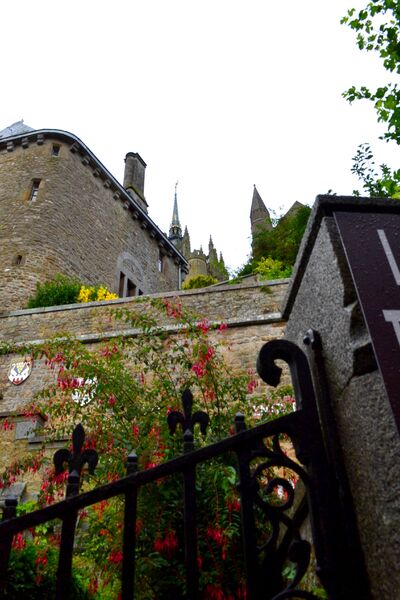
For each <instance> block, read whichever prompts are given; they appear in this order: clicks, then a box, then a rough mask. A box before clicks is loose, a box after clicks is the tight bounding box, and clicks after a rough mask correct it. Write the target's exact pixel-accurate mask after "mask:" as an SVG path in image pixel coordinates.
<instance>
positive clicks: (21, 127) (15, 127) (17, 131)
mask: <svg viewBox="0 0 400 600" xmlns="http://www.w3.org/2000/svg"><path fill="white" fill-rule="evenodd" d="M31 131H35V130H34V129H33V127H29V125H25V123H24V120H23V119H21V121H17V122H16V123H13V124H12V125H9V126H8V127H6V128H5V129H2V130H1V131H0V139H4V138H8V137H13V136H14V135H21V133H29V132H31Z"/></svg>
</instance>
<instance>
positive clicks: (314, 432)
mask: <svg viewBox="0 0 400 600" xmlns="http://www.w3.org/2000/svg"><path fill="white" fill-rule="evenodd" d="M305 343H307V344H308V345H309V346H310V348H311V349H312V350H313V358H312V364H313V371H314V384H315V387H316V389H317V392H318V393H317V398H318V400H317V398H316V394H315V393H314V385H313V381H312V378H311V373H310V368H309V364H308V360H307V357H306V355H305V353H304V352H303V351H302V350H300V348H299V347H297V346H296V345H295V344H293V343H291V342H289V341H286V340H274V341H271V342H269V343H267V344H265V345H264V346H263V348H262V349H261V351H260V354H259V357H258V361H257V369H258V372H259V374H260V376H261V378H262V379H263V380H264V381H265V382H266V383H268V384H270V385H273V386H276V385H278V383H279V381H280V377H281V369H280V368H279V367H278V366H277V365H276V364H275V361H276V360H278V359H279V360H283V361H285V362H286V363H287V364H288V365H289V368H290V372H291V377H292V383H293V387H294V392H295V398H296V410H295V411H294V412H293V413H292V414H290V415H286V416H283V417H280V418H277V419H275V420H273V421H269V422H267V423H264V424H261V425H259V426H257V427H254V428H252V429H246V424H245V421H244V417H243V415H241V414H237V415H236V418H235V431H236V433H235V435H232V436H230V437H228V438H226V439H224V440H222V441H219V442H217V443H215V444H213V445H210V446H207V447H204V448H200V449H198V450H195V449H194V444H193V427H194V424H195V423H196V422H197V423H199V424H200V426H201V427H203V428H204V427H206V426H207V416H206V415H205V414H204V413H201V412H200V411H198V412H196V413H194V414H193V415H192V395H191V393H190V391H189V390H186V391H185V392H184V394H183V398H182V403H183V411H182V412H176V411H175V412H173V413H171V414H170V415H169V425H170V428H171V430H172V431H174V430H175V428H176V426H177V424H180V425H181V426H182V430H183V453H182V455H181V456H179V457H178V458H175V459H173V460H170V461H168V462H166V463H163V464H160V465H158V466H156V467H153V468H151V469H148V470H145V471H139V470H138V463H137V457H136V455H134V454H131V455H130V456H129V458H128V466H127V476H126V477H125V478H123V479H119V480H117V481H114V482H112V483H110V484H108V485H104V486H102V487H99V488H97V489H94V490H92V491H89V492H86V493H81V494H79V480H80V472H81V469H82V467H83V464H84V463H85V462H86V463H88V464H89V468H94V466H95V464H96V460H97V457H96V453H95V452H94V451H88V450H83V451H82V446H83V440H84V432H83V429H82V427H81V426H79V425H78V426H77V427H76V428H75V431H74V434H73V452H72V453H69V452H68V451H67V450H59V451H58V452H57V453H56V455H55V464H56V466H57V465H58V466H59V467H61V465H62V463H64V462H67V463H68V466H69V477H68V483H67V493H66V499H65V500H63V501H62V502H59V503H56V504H53V505H50V506H47V507H45V508H43V509H41V510H37V511H35V512H32V513H30V514H26V515H23V516H20V517H15V508H16V501H14V500H12V499H9V500H7V501H6V507H5V509H4V514H3V521H2V522H1V523H0V585H1V589H3V588H4V585H5V582H6V577H7V568H8V561H9V556H10V551H11V545H12V539H13V536H14V535H15V534H17V533H19V532H21V531H24V530H26V529H29V528H34V527H36V526H38V525H40V524H43V523H46V522H48V521H51V520H53V519H60V520H61V522H62V530H61V541H60V552H59V566H58V572H57V592H56V598H57V600H64V599H65V600H67V598H68V597H69V591H68V590H69V585H70V579H71V569H72V556H73V550H74V538H75V531H76V522H77V518H78V514H79V511H80V510H82V509H84V508H86V507H88V506H91V505H93V504H95V503H98V502H100V501H102V500H107V499H110V498H113V497H116V496H121V497H124V499H125V515H124V534H123V548H122V550H123V562H122V575H121V590H122V591H121V597H122V600H128V599H129V600H131V599H132V598H134V593H135V591H134V585H135V546H136V519H137V514H136V513H137V498H138V493H139V492H140V489H141V488H142V487H143V486H145V485H147V484H149V483H151V482H155V481H158V480H160V479H162V478H165V477H167V476H171V475H174V474H178V473H180V474H181V475H182V476H183V496H184V523H183V528H184V545H185V548H184V550H185V572H186V598H187V599H188V600H195V599H197V598H198V597H199V591H198V578H199V571H198V569H199V567H198V556H197V526H196V485H195V484H196V466H197V465H199V464H201V463H204V462H206V461H210V460H212V459H214V458H216V457H219V456H221V455H223V454H224V453H226V452H233V453H234V454H235V455H236V457H237V471H238V478H239V486H238V488H239V493H240V504H241V523H242V544H243V554H244V561H245V570H246V584H247V596H246V597H247V599H248V600H284V599H287V598H303V599H312V598H316V597H315V596H314V595H313V594H312V593H311V592H307V591H304V590H301V589H299V587H298V586H299V584H300V583H301V580H302V578H303V576H304V574H305V573H306V571H307V569H308V567H309V563H310V556H311V552H312V550H313V551H314V552H315V558H316V563H317V574H318V577H319V579H320V581H321V583H322V584H323V586H324V588H325V590H326V592H327V595H328V598H329V599H331V600H345V599H351V600H356V599H359V600H366V599H367V598H368V596H369V594H368V585H367V583H366V579H365V577H364V571H363V564H362V559H361V553H360V549H359V544H358V539H357V533H356V530H355V525H354V518H353V514H352V510H351V501H350V497H349V494H348V490H347V484H346V478H345V473H344V471H343V467H342V461H341V457H340V450H339V447H338V445H337V442H336V438H335V436H336V433H335V428H334V422H333V418H332V414H331V413H330V406H329V394H328V389H327V386H326V381H325V377H324V365H323V360H322V352H321V345H320V341H319V338H318V335H317V334H316V332H312V331H310V332H309V333H308V334H307V336H306V338H305ZM282 434H285V435H286V436H288V437H289V438H290V440H291V442H292V444H293V447H294V449H295V452H296V458H297V460H293V459H291V458H289V457H288V456H287V455H286V454H285V452H284V450H283V449H282V447H281V437H282ZM267 442H269V443H267ZM270 467H276V468H278V469H279V468H287V469H290V470H292V471H294V472H295V473H297V475H298V477H299V479H300V480H301V481H302V486H303V489H304V490H305V492H304V497H303V498H302V499H301V500H299V499H298V498H297V497H296V494H299V489H300V487H301V486H297V488H296V490H297V491H296V492H295V490H294V489H293V487H292V485H291V484H290V482H289V481H288V480H287V479H285V477H283V476H281V475H280V474H279V473H278V474H277V476H276V477H274V479H273V480H270V481H268V483H265V481H263V477H262V474H263V472H264V471H265V470H266V469H268V468H270ZM278 485H279V486H280V487H281V488H282V489H284V490H285V495H286V500H285V502H284V503H283V504H280V505H278V506H276V505H273V504H271V503H269V502H268V500H267V497H268V491H269V490H272V489H273V488H275V487H276V486H278ZM265 486H267V489H265ZM295 500H296V502H295ZM295 505H296V509H295V508H294V506H295ZM256 512H257V515H260V514H261V515H262V518H263V519H265V521H266V522H268V532H269V533H268V536H267V539H265V540H263V542H262V544H260V541H259V539H258V537H257V524H256ZM258 518H259V517H258ZM307 518H308V519H309V520H310V524H311V530H312V544H311V543H310V540H307V539H305V538H304V535H303V534H302V526H303V524H304V522H305V520H306V519H307ZM288 560H289V561H290V562H291V563H292V564H294V565H295V573H294V576H293V577H292V579H291V581H290V582H289V583H288V582H287V580H286V579H285V578H284V577H283V574H282V572H283V569H284V567H285V565H286V564H287V561H288Z"/></svg>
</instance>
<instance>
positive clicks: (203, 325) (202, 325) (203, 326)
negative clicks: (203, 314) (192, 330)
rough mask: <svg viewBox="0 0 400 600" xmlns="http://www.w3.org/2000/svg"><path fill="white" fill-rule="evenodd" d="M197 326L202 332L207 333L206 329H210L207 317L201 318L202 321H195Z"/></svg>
mask: <svg viewBox="0 0 400 600" xmlns="http://www.w3.org/2000/svg"><path fill="white" fill-rule="evenodd" d="M197 327H198V328H199V329H200V331H202V332H203V333H207V331H208V330H209V329H210V323H209V322H208V321H207V319H203V320H202V321H199V323H197Z"/></svg>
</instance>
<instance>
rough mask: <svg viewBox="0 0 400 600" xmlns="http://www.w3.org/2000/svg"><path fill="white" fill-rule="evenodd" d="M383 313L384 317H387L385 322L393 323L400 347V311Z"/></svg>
mask: <svg viewBox="0 0 400 600" xmlns="http://www.w3.org/2000/svg"><path fill="white" fill-rule="evenodd" d="M382 312H383V316H384V317H385V321H388V322H390V323H392V325H393V327H394V332H395V334H396V337H397V341H398V342H399V346H400V310H384V311H382Z"/></svg>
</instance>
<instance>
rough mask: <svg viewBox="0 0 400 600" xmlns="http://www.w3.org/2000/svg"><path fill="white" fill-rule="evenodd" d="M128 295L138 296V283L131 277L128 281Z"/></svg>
mask: <svg viewBox="0 0 400 600" xmlns="http://www.w3.org/2000/svg"><path fill="white" fill-rule="evenodd" d="M126 295H127V296H128V297H131V296H136V285H135V284H134V283H133V281H131V280H130V279H128V283H127V286H126Z"/></svg>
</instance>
